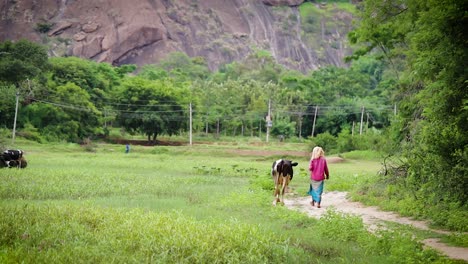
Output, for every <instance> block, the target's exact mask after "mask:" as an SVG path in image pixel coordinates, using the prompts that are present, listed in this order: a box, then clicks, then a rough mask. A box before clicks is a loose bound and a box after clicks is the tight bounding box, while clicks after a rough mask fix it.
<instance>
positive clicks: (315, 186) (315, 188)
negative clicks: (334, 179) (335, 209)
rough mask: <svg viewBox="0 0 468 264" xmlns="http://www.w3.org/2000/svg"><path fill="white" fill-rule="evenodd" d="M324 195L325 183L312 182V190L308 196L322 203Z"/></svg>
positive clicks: (310, 189)
mask: <svg viewBox="0 0 468 264" xmlns="http://www.w3.org/2000/svg"><path fill="white" fill-rule="evenodd" d="M322 193H323V181H314V180H310V188H309V192H308V194H309V195H311V196H312V199H313V200H314V201H315V202H317V203H320V201H322Z"/></svg>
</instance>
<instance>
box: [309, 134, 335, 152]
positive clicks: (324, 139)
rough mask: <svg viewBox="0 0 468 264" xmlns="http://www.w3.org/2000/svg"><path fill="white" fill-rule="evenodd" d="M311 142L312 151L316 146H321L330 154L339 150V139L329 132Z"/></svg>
mask: <svg viewBox="0 0 468 264" xmlns="http://www.w3.org/2000/svg"><path fill="white" fill-rule="evenodd" d="M311 142H312V146H311V148H310V149H313V148H314V147H315V146H320V147H322V148H323V149H324V150H325V151H327V152H329V153H330V152H331V153H333V152H336V150H337V138H336V137H334V136H333V135H332V134H330V133H328V132H325V133H323V134H318V135H317V136H316V137H315V138H313V139H312V141H311Z"/></svg>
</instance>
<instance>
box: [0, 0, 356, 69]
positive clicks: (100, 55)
mask: <svg viewBox="0 0 468 264" xmlns="http://www.w3.org/2000/svg"><path fill="white" fill-rule="evenodd" d="M301 5H302V6H301ZM304 5H309V6H308V8H307V10H309V11H308V12H309V13H308V14H306V15H304V14H302V15H301V13H303V10H305V9H303V8H304ZM0 10H1V13H0V16H1V20H0V40H1V41H4V40H6V39H10V40H17V39H20V38H27V39H30V40H33V41H37V42H40V43H43V44H46V45H48V47H49V49H50V53H51V55H52V56H63V55H72V56H78V57H84V58H90V59H93V60H96V61H100V62H109V63H112V64H114V65H121V64H128V63H134V64H137V65H143V64H147V63H155V62H157V61H158V60H160V59H161V58H163V57H164V56H166V55H167V54H168V53H170V52H173V51H182V52H185V53H186V54H188V55H189V56H202V57H204V58H205V59H206V61H207V62H208V65H209V67H210V68H211V69H216V68H217V67H218V66H219V65H222V64H225V63H230V62H232V61H236V60H240V59H242V58H244V57H245V56H246V55H248V54H249V53H250V52H252V51H253V50H258V49H264V50H268V51H270V52H271V54H272V55H273V56H274V57H275V58H276V60H277V61H278V62H279V63H281V64H283V65H286V66H288V67H290V68H294V69H297V70H301V71H303V72H306V71H308V70H313V69H317V68H319V67H321V66H324V65H330V64H331V65H336V66H343V64H344V63H343V57H344V56H345V55H348V54H349V53H350V48H349V46H348V45H347V41H346V34H347V32H348V31H349V30H350V29H351V21H352V19H353V17H352V15H351V14H350V13H349V12H346V11H344V10H342V9H340V8H338V7H337V6H336V5H334V4H318V3H315V2H304V1H303V0H199V1H194V0H133V1H128V0H79V1H78V0H41V1H38V0H5V1H2V2H1V3H0ZM304 12H305V11H304Z"/></svg>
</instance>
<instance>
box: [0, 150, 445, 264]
mask: <svg viewBox="0 0 468 264" xmlns="http://www.w3.org/2000/svg"><path fill="white" fill-rule="evenodd" d="M19 144H22V145H21V146H19V148H21V149H24V150H25V151H26V153H27V155H26V158H27V160H28V168H26V169H24V170H16V169H3V170H0V210H2V214H0V262H1V263H19V262H22V263H64V262H72V263H109V262H115V263H142V262H149V263H337V262H342V263H352V262H359V263H377V262H378V263H407V261H410V262H414V263H423V262H428V261H434V262H439V263H450V261H449V260H446V259H444V258H441V257H440V256H438V255H437V254H436V253H435V252H433V251H430V250H424V249H423V248H422V246H421V244H420V243H418V242H417V241H415V240H414V239H412V238H411V236H410V235H407V234H405V233H383V234H379V235H374V234H370V233H368V232H367V231H366V230H365V228H363V224H362V221H361V220H360V219H357V218H353V217H350V216H346V215H341V214H338V213H336V212H330V213H329V214H328V215H327V216H326V217H325V218H323V219H321V220H316V219H313V218H310V217H308V216H306V215H305V214H302V213H299V212H295V211H290V210H288V209H286V208H284V207H282V206H277V207H273V206H271V201H272V198H273V197H272V192H271V189H270V188H271V186H272V182H271V176H270V175H269V171H270V166H271V163H272V161H273V160H274V159H276V158H278V157H277V156H275V155H273V156H268V157H265V156H255V155H245V156H244V155H242V156H241V155H237V154H236V152H233V151H232V150H233V149H234V150H235V149H237V148H238V147H239V144H237V145H236V144H235V143H229V144H226V145H223V146H222V147H219V146H218V145H215V146H213V145H209V144H207V145H201V146H193V147H189V146H181V147H159V146H156V147H139V146H133V147H132V150H131V152H130V153H129V154H125V153H124V147H123V146H119V145H110V144H96V146H95V150H94V152H89V151H87V150H86V148H83V147H80V146H78V145H73V144H55V145H40V144H34V143H30V142H27V141H19ZM242 144H246V143H242ZM242 144H241V145H242ZM246 145H247V144H246ZM281 146H284V144H283V145H281ZM241 147H242V146H241ZM289 147H291V149H296V150H297V149H299V148H302V147H303V146H302V145H301V144H296V145H294V144H291V145H290V146H288V148H289ZM249 148H252V149H255V147H253V146H249ZM264 148H268V149H276V150H277V149H279V145H276V148H275V146H274V145H273V144H272V146H258V149H264ZM294 158H295V159H296V160H297V161H298V162H299V163H300V165H299V167H298V169H297V174H296V176H295V178H294V180H293V182H292V188H293V189H295V190H296V193H297V195H305V191H306V187H307V186H308V180H307V179H308V177H307V172H306V168H307V165H308V157H307V156H306V157H300V156H298V157H294ZM376 168H378V162H375V161H366V160H361V161H357V160H354V161H353V160H350V161H348V162H344V163H338V164H330V171H331V173H332V178H331V180H330V181H329V182H328V183H329V184H327V188H329V190H331V189H336V190H344V189H350V188H354V187H353V186H354V185H355V184H356V182H360V181H365V180H366V179H369V178H370V177H372V175H373V174H375V170H376ZM394 241H397V242H398V243H394ZM407 249H411V250H407ZM388 252H391V254H390V255H389V254H388Z"/></svg>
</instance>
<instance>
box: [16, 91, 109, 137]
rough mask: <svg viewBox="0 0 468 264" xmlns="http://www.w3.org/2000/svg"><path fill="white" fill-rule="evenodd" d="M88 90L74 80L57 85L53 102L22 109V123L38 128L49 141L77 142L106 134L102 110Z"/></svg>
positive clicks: (53, 94) (50, 97)
mask: <svg viewBox="0 0 468 264" xmlns="http://www.w3.org/2000/svg"><path fill="white" fill-rule="evenodd" d="M90 99H91V96H90V95H89V94H88V92H87V91H85V90H84V89H82V88H81V87H79V86H77V85H76V84H74V83H66V84H65V85H60V86H57V87H56V88H55V89H54V90H53V91H51V94H50V95H49V100H50V101H37V102H34V103H32V104H30V105H28V106H26V107H25V108H24V109H22V116H23V117H24V118H23V121H22V124H23V125H26V124H31V125H32V126H33V127H35V128H38V130H39V131H40V132H41V134H42V135H43V136H44V137H45V138H46V139H48V140H53V141H57V140H66V141H72V142H77V141H79V140H80V139H83V138H86V137H93V136H95V135H97V134H102V132H103V131H102V127H101V117H102V114H101V112H100V111H99V110H98V109H97V108H96V107H95V106H94V104H93V103H92V102H91V101H90Z"/></svg>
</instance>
